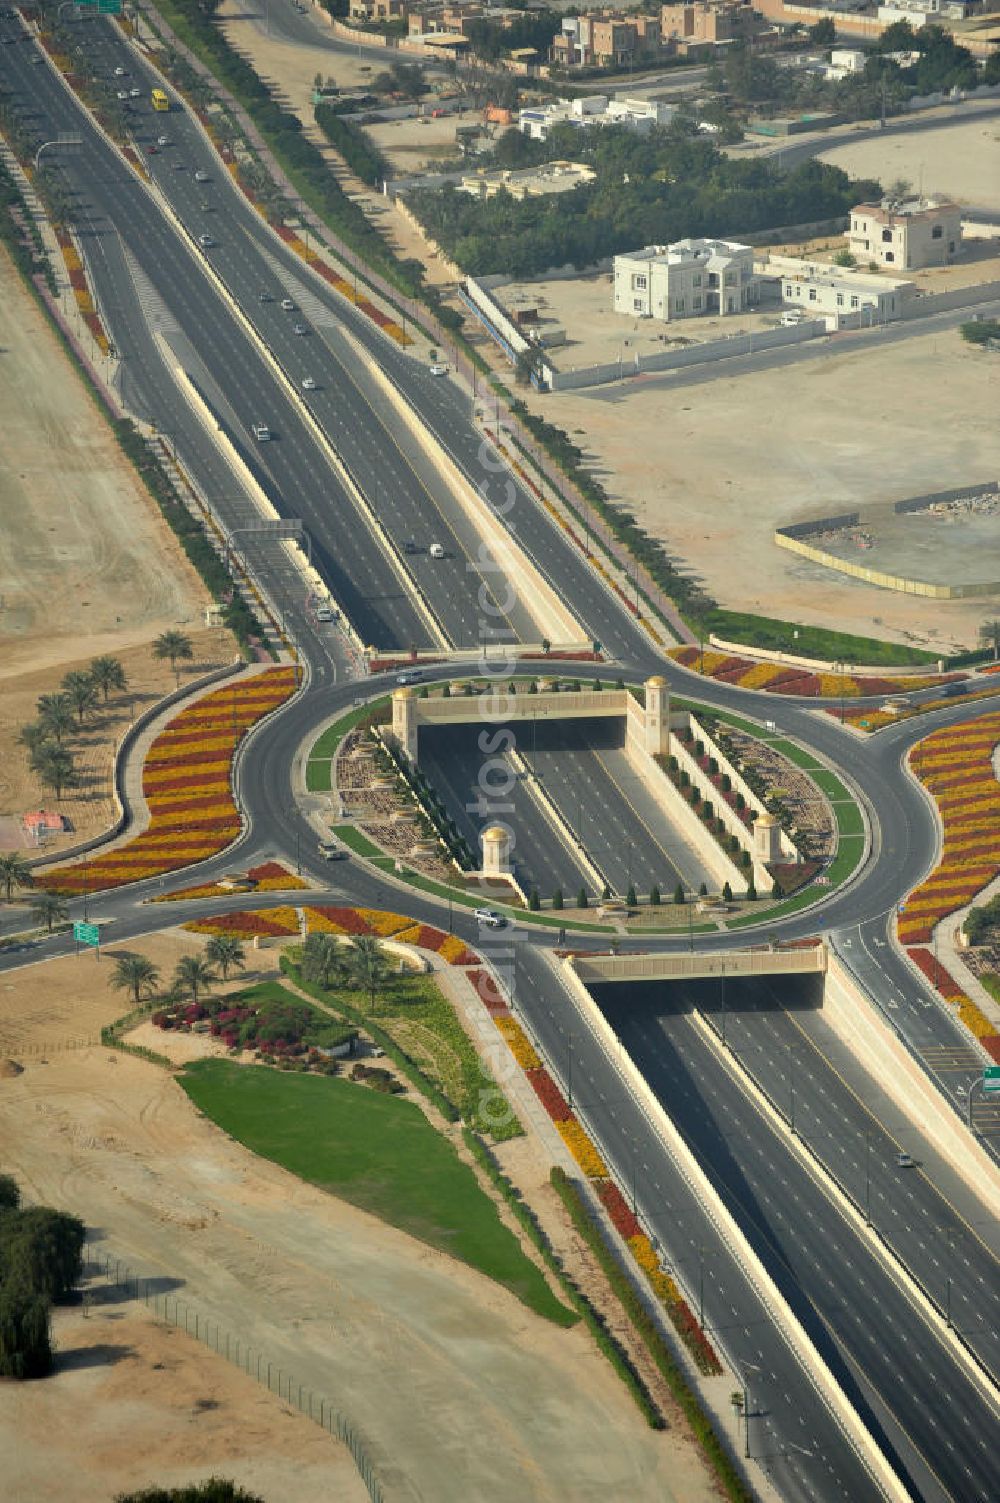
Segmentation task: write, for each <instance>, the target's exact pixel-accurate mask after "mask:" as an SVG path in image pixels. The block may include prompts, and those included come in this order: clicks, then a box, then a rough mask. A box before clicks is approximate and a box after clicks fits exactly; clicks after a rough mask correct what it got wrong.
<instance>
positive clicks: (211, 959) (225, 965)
mask: <svg viewBox="0 0 1000 1503" xmlns="http://www.w3.org/2000/svg"><path fill="white" fill-rule="evenodd" d="M205 959H206V960H207V961H208V963H209V964H210V965H214V966H218V968H219V970H220V971H221V972H222V979H223V981H228V980H229V972H230V970H234V971H242V970H245V969H246V963H247V959H246V953H245V951H244V949H243V946H242V945H241V944H240V941H239V940H238V939H237V938H236V935H235V934H213V935H212V937H211V939H210V940H209V942H208V944H207V945H206V946H205Z"/></svg>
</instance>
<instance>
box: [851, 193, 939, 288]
mask: <svg viewBox="0 0 1000 1503" xmlns="http://www.w3.org/2000/svg"><path fill="white" fill-rule="evenodd" d="M847 244H848V247H849V249H850V251H851V253H852V255H854V256H856V257H857V259H858V261H860V262H861V263H862V264H864V263H865V262H868V261H875V262H877V264H878V265H879V266H894V267H897V268H898V269H899V270H900V271H916V270H918V269H919V268H920V267H921V266H947V265H948V264H949V263H950V262H951V261H953V260H954V259H955V257H956V256H957V255H958V254H959V253H960V251H961V249H962V211H961V209H960V208H959V207H958V205H957V204H953V203H949V202H947V201H942V200H939V199H930V198H911V199H905V200H902V201H899V202H896V201H893V200H890V199H886V198H884V199H883V200H882V202H881V203H880V204H858V205H857V206H856V207H855V208H853V209H852V210H851V222H850V225H849V227H848V231H847Z"/></svg>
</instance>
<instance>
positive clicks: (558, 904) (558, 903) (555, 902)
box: [552, 887, 563, 912]
mask: <svg viewBox="0 0 1000 1503" xmlns="http://www.w3.org/2000/svg"><path fill="white" fill-rule="evenodd" d="M562 905H563V890H562V888H561V887H557V888H556V890H555V892H554V893H553V894H552V907H553V908H554V909H555V910H556V912H558V911H559V909H561V908H562Z"/></svg>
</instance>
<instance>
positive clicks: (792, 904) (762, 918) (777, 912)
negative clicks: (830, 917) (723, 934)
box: [726, 887, 829, 929]
mask: <svg viewBox="0 0 1000 1503" xmlns="http://www.w3.org/2000/svg"><path fill="white" fill-rule="evenodd" d="M826 896H829V893H828V891H827V889H825V888H815V887H807V888H806V890H805V892H797V893H796V894H795V896H794V897H793V898H784V899H783V900H782V901H781V902H780V903H775V904H774V906H773V907H771V908H766V909H761V911H760V912H759V913H744V914H743V915H742V917H741V918H734V919H729V920H728V921H727V922H726V928H727V929H745V928H747V927H748V925H750V924H766V923H770V922H771V920H772V919H778V918H787V916H788V915H789V914H790V913H798V911H799V909H800V908H808V907H810V905H811V904H813V903H818V902H819V901H820V899H821V897H826Z"/></svg>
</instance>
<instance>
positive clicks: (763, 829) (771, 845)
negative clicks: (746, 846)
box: [753, 809, 781, 866]
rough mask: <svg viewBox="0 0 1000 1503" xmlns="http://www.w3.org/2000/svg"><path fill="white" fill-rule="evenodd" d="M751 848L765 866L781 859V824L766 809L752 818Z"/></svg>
mask: <svg viewBox="0 0 1000 1503" xmlns="http://www.w3.org/2000/svg"><path fill="white" fill-rule="evenodd" d="M753 848H754V854H755V855H756V857H757V859H758V861H763V863H764V865H765V866H767V865H768V863H769V862H771V861H780V860H781V825H780V824H779V823H778V821H777V820H776V819H775V817H774V815H773V814H769V813H768V811H767V810H766V809H765V810H764V812H763V813H762V814H758V816H757V818H756V819H755V820H754V824H753Z"/></svg>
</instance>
